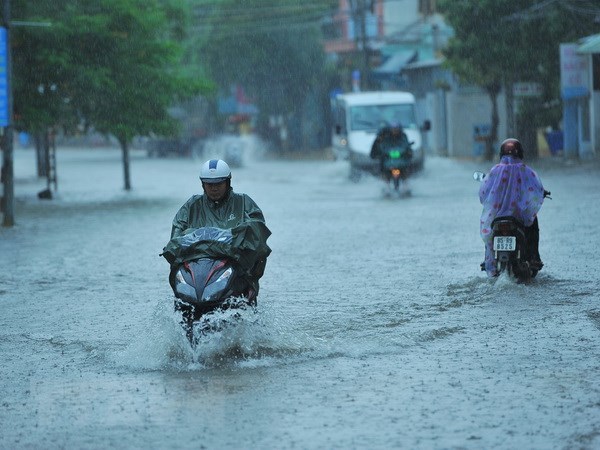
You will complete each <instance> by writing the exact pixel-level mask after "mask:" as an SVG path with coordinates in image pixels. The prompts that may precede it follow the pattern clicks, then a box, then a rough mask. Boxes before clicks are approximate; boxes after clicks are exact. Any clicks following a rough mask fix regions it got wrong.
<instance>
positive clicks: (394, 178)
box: [382, 142, 412, 195]
mask: <svg viewBox="0 0 600 450" xmlns="http://www.w3.org/2000/svg"><path fill="white" fill-rule="evenodd" d="M410 144H412V142H411V143H410ZM411 159H412V150H411V149H410V146H409V147H408V148H407V149H402V148H400V147H398V148H391V149H389V150H387V153H386V155H385V157H384V159H383V162H382V171H383V176H384V178H385V180H386V181H387V182H388V184H391V186H390V191H388V194H391V188H393V191H394V192H395V194H396V195H410V190H409V189H408V186H407V184H406V183H407V180H408V176H409V174H410V165H411ZM401 185H404V187H405V189H404V190H403V191H401V190H400V186H401Z"/></svg>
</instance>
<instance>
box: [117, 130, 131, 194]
mask: <svg viewBox="0 0 600 450" xmlns="http://www.w3.org/2000/svg"><path fill="white" fill-rule="evenodd" d="M119 143H120V144H121V150H122V152H123V176H124V180H125V190H126V191H130V190H131V178H130V176H129V143H128V142H127V140H125V139H121V138H119Z"/></svg>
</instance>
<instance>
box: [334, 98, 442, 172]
mask: <svg viewBox="0 0 600 450" xmlns="http://www.w3.org/2000/svg"><path fill="white" fill-rule="evenodd" d="M415 109H416V102H415V97H414V95H413V94H411V93H409V92H401V91H375V92H355V93H348V94H338V95H337V96H336V97H335V99H334V101H333V117H334V130H333V134H332V148H333V152H334V155H335V156H336V158H341V159H347V160H348V161H349V162H350V178H351V179H352V180H354V181H358V180H359V179H360V177H361V176H362V174H363V173H365V172H366V173H371V174H379V166H378V162H377V161H374V160H372V159H371V158H370V156H369V155H370V151H371V146H372V145H373V141H374V140H375V136H376V135H377V132H378V130H379V129H380V128H381V127H382V126H384V125H385V124H390V123H397V124H400V125H401V126H402V128H403V129H404V132H405V133H406V134H407V136H408V139H409V140H410V141H411V142H412V143H413V146H412V149H413V159H412V162H411V165H410V167H409V169H408V170H411V171H417V170H420V169H421V168H422V167H423V164H424V161H425V152H424V149H423V136H422V132H424V131H428V130H429V129H430V128H431V124H430V122H429V121H425V122H424V123H423V125H421V126H418V125H417V119H416V111H415Z"/></svg>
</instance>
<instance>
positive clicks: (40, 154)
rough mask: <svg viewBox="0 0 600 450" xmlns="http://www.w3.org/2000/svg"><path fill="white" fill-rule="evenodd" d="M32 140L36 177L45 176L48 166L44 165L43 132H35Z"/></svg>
mask: <svg viewBox="0 0 600 450" xmlns="http://www.w3.org/2000/svg"><path fill="white" fill-rule="evenodd" d="M33 140H34V142H35V156H36V160H37V174H38V177H40V178H41V177H45V176H47V175H48V166H47V165H46V161H47V160H46V156H45V155H46V153H45V152H44V150H45V148H44V141H45V139H44V134H43V133H41V132H36V133H35V134H34V137H33Z"/></svg>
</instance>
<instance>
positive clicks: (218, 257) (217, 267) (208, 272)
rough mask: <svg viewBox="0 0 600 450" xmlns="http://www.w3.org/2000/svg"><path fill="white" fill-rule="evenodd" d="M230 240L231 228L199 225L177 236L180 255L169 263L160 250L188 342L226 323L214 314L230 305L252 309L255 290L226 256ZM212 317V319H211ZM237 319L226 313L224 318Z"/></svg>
mask: <svg viewBox="0 0 600 450" xmlns="http://www.w3.org/2000/svg"><path fill="white" fill-rule="evenodd" d="M232 241H233V234H232V232H231V230H226V229H221V228H215V227H202V228H198V229H196V230H194V231H193V232H192V233H189V234H186V235H184V236H183V237H181V238H179V239H178V245H179V247H180V248H181V249H183V250H182V251H183V253H184V254H187V255H190V258H183V259H182V260H179V261H177V262H175V264H174V263H173V261H174V259H173V257H172V254H170V253H169V252H168V251H164V252H163V253H161V256H164V257H165V258H166V259H167V260H169V262H171V263H172V265H171V272H170V275H169V284H170V285H171V288H172V289H173V293H174V294H175V299H174V303H175V310H176V311H179V312H180V313H181V315H182V321H181V324H182V326H183V328H184V330H185V332H186V336H187V337H188V339H189V341H190V343H191V344H192V345H194V344H196V343H197V340H198V338H199V337H201V336H203V335H206V334H207V333H211V332H214V331H219V330H220V329H222V328H223V327H224V326H226V325H228V324H227V323H225V322H224V321H223V320H220V319H219V318H218V317H217V314H216V313H219V312H222V311H225V310H228V309H232V308H255V307H256V290H255V288H254V287H253V286H252V283H250V282H249V280H248V279H247V277H246V276H245V275H244V273H243V271H242V270H241V268H240V267H239V265H238V264H236V263H235V260H234V258H230V257H227V256H226V255H227V253H228V252H227V251H222V250H220V249H227V248H228V246H230V245H231V243H232ZM215 318H216V320H214V319H215ZM237 318H239V315H235V314H233V315H229V316H228V320H229V321H231V320H234V321H235V319H237Z"/></svg>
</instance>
